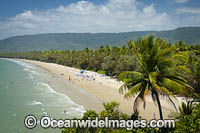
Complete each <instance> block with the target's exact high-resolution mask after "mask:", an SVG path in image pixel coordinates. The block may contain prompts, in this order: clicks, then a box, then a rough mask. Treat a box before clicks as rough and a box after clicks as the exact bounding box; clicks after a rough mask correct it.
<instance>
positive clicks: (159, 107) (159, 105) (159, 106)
mask: <svg viewBox="0 0 200 133" xmlns="http://www.w3.org/2000/svg"><path fill="white" fill-rule="evenodd" d="M155 95H156V101H157V104H158V109H159V113H160V119H161V120H163V114H162V107H161V104H160V99H159V97H158V92H155Z"/></svg>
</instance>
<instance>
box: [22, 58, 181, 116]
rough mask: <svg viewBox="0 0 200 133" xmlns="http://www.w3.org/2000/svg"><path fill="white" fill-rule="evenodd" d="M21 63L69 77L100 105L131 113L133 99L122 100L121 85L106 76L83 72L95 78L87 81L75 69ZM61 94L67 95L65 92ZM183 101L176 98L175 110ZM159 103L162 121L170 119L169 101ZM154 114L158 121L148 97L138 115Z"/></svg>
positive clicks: (55, 65) (39, 63) (100, 107)
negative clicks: (118, 104)
mask: <svg viewBox="0 0 200 133" xmlns="http://www.w3.org/2000/svg"><path fill="white" fill-rule="evenodd" d="M21 61H24V62H27V63H31V64H35V65H37V66H39V67H41V68H43V69H46V70H48V71H49V72H51V73H53V74H56V75H59V76H61V77H62V78H64V79H65V80H67V81H69V76H70V82H71V84H74V85H76V86H78V87H79V88H80V89H83V90H84V91H86V92H88V93H89V94H91V95H92V96H94V97H95V98H97V99H98V100H99V101H100V103H104V102H111V101H116V102H118V103H120V106H119V109H120V110H121V111H122V112H124V113H128V114H131V113H133V102H134V97H133V98H130V99H124V95H123V94H120V93H119V88H120V86H121V85H122V84H123V83H120V82H118V81H117V80H116V79H110V78H109V77H107V76H106V77H101V76H100V75H99V74H97V73H95V72H91V71H85V72H84V74H86V75H93V77H95V80H91V81H88V80H86V79H85V78H82V77H81V76H77V75H79V74H80V70H79V69H76V68H71V67H66V66H62V65H58V64H54V63H45V62H40V61H32V60H21ZM63 93H65V94H67V92H63ZM80 97H81V96H79V97H77V98H76V97H75V99H76V102H77V103H80V104H81V103H82V104H83V102H81V101H82V100H81V98H80ZM72 100H73V99H72ZM183 100H184V98H181V97H178V98H177V100H176V101H175V103H176V106H177V108H178V106H179V105H180V103H181V101H183ZM160 101H161V105H162V110H163V116H164V119H168V118H170V115H171V114H172V113H175V112H176V110H175V108H174V107H173V105H172V104H170V102H169V100H167V99H165V98H162V97H160ZM83 106H86V105H83ZM97 106H99V108H98V109H99V110H98V112H100V111H101V110H102V109H103V108H102V105H97ZM86 109H87V108H86ZM89 109H91V108H89ZM95 109H97V108H95ZM95 109H94V110H95ZM154 114H156V119H159V111H158V107H157V105H156V104H155V103H154V102H153V101H152V99H151V97H150V96H147V98H146V108H145V109H143V103H141V104H140V106H139V115H140V116H141V117H142V118H143V119H147V120H151V119H153V118H154V116H155V115H154Z"/></svg>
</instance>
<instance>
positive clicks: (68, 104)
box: [0, 59, 84, 133]
mask: <svg viewBox="0 0 200 133" xmlns="http://www.w3.org/2000/svg"><path fill="white" fill-rule="evenodd" d="M55 80H58V79H57V78H55V76H54V75H52V74H50V73H49V72H47V71H45V70H43V69H40V68H38V67H37V66H34V65H30V64H27V63H24V62H20V61H15V60H7V59H0V133H27V132H30V133H37V132H42V133H46V132H48V133H51V132H58V133H59V132H60V129H42V128H41V127H40V126H39V125H38V126H37V127H36V128H34V129H27V128H26V127H25V126H24V118H25V117H26V116H27V115H30V114H32V115H35V116H36V117H37V118H38V119H39V118H40V117H42V116H45V115H48V116H50V117H52V118H56V119H64V118H69V119H70V118H74V117H76V118H80V117H81V116H82V114H83V112H84V107H83V106H81V105H78V104H76V103H75V102H73V101H72V100H71V99H70V98H69V97H67V96H66V95H64V94H62V93H58V92H56V91H55V90H54V89H53V88H55V87H62V86H64V85H62V84H59V85H57V84H55V82H57V81H55ZM64 110H65V113H64Z"/></svg>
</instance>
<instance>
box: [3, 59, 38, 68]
mask: <svg viewBox="0 0 200 133" xmlns="http://www.w3.org/2000/svg"><path fill="white" fill-rule="evenodd" d="M2 59H4V60H8V61H11V62H14V63H16V64H18V65H20V66H23V67H26V68H30V69H35V67H34V66H32V65H30V64H28V63H25V62H23V61H19V60H14V59H7V58H2Z"/></svg>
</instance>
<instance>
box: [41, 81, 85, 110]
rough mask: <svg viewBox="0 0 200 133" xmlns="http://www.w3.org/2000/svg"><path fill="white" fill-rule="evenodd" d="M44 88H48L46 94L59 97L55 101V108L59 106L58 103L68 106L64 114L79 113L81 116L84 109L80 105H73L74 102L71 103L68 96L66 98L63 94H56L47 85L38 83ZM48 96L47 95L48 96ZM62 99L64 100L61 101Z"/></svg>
mask: <svg viewBox="0 0 200 133" xmlns="http://www.w3.org/2000/svg"><path fill="white" fill-rule="evenodd" d="M39 84H41V85H43V86H45V87H47V88H48V90H49V91H48V92H46V93H52V94H56V95H59V96H58V97H57V99H56V101H55V106H56V105H58V106H59V104H58V103H62V104H67V105H68V106H69V108H68V109H66V110H65V111H66V113H75V114H77V113H81V114H83V113H84V112H85V108H84V107H83V106H82V105H79V104H77V103H75V102H74V101H72V100H71V99H70V98H69V97H68V96H66V95H65V94H63V93H59V92H56V91H55V90H54V89H53V88H51V86H50V85H49V84H46V83H39ZM48 95H49V94H48ZM63 98H64V99H65V100H63ZM53 103H54V102H52V103H51V104H53Z"/></svg>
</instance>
